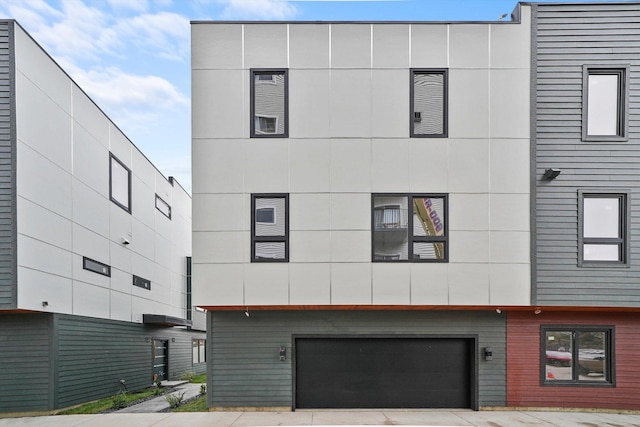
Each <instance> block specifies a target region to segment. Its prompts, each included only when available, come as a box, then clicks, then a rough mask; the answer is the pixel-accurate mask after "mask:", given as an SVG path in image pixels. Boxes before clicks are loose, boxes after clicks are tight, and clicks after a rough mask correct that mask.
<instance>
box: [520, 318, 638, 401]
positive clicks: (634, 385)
mask: <svg viewBox="0 0 640 427" xmlns="http://www.w3.org/2000/svg"><path fill="white" fill-rule="evenodd" d="M541 325H606V326H614V327H615V332H614V334H615V336H614V343H615V356H614V357H615V383H616V385H615V387H589V386H556V385H553V386H542V385H541V384H540V326H541ZM507 406H512V407H561V408H600V409H635V410H640V316H638V314H637V313H613V312H612V313H602V312H594V313H583V312H570V313H562V312H544V311H543V312H542V313H540V314H539V315H535V314H534V313H533V312H509V313H508V314H507Z"/></svg>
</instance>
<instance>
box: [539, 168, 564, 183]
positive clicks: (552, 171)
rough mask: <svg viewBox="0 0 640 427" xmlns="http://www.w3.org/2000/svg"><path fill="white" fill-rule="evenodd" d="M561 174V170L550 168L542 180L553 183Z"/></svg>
mask: <svg viewBox="0 0 640 427" xmlns="http://www.w3.org/2000/svg"><path fill="white" fill-rule="evenodd" d="M560 172H562V171H561V170H560V169H552V168H548V169H547V170H545V171H544V175H542V179H544V180H547V181H551V180H553V179H556V178H557V177H558V175H560Z"/></svg>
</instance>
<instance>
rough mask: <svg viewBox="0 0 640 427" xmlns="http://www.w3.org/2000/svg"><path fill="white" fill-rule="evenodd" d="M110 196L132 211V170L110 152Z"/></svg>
mask: <svg viewBox="0 0 640 427" xmlns="http://www.w3.org/2000/svg"><path fill="white" fill-rule="evenodd" d="M109 198H110V199H111V201H112V202H113V203H115V204H116V205H118V206H120V207H121V208H122V209H124V210H125V211H127V212H129V213H131V170H129V168H128V167H126V166H125V165H124V163H122V162H121V161H120V160H118V158H117V157H116V156H114V155H113V154H109Z"/></svg>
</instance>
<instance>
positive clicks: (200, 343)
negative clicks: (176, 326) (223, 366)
mask: <svg viewBox="0 0 640 427" xmlns="http://www.w3.org/2000/svg"><path fill="white" fill-rule="evenodd" d="M206 343H207V341H206V340H199V339H193V340H191V345H192V347H193V352H192V359H191V361H192V363H193V364H194V365H195V364H197V363H205V362H206V361H207V357H206V354H207V353H206Z"/></svg>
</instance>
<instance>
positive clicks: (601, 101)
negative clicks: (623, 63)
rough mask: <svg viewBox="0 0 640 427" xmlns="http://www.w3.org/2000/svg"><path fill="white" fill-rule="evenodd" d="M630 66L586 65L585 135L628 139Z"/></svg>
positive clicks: (588, 138)
mask: <svg viewBox="0 0 640 427" xmlns="http://www.w3.org/2000/svg"><path fill="white" fill-rule="evenodd" d="M628 70H629V67H628V66H627V67H621V68H609V67H606V68H605V67H596V66H588V65H585V66H584V68H583V80H584V81H583V100H582V138H583V139H584V140H586V141H588V140H598V141H600V140H604V141H606V140H613V141H619V140H626V139H627V126H628V118H627V108H628V89H627V88H628V76H629V72H628Z"/></svg>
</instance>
